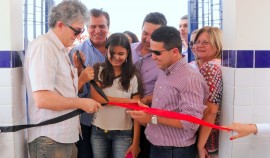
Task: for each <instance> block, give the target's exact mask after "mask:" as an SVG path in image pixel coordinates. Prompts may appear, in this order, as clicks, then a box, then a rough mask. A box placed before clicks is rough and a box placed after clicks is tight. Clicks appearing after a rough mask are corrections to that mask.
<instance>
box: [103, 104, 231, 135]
mask: <svg viewBox="0 0 270 158" xmlns="http://www.w3.org/2000/svg"><path fill="white" fill-rule="evenodd" d="M108 104H109V105H113V106H120V107H124V108H127V109H132V110H142V111H144V112H146V113H149V114H152V115H157V116H162V117H166V118H172V119H177V120H185V121H188V122H192V123H196V124H199V125H202V126H207V127H211V128H215V129H218V130H226V131H231V130H230V129H229V128H225V127H221V126H217V125H215V124H212V123H209V122H206V121H203V120H201V119H198V118H196V117H194V116H190V115H186V114H180V113H176V112H173V111H168V110H161V109H157V108H149V107H143V106H139V105H138V103H117V102H109V103H108Z"/></svg>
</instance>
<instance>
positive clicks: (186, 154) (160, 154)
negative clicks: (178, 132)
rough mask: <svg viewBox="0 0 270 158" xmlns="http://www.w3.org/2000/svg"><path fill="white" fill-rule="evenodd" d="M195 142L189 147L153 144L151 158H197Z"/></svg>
mask: <svg viewBox="0 0 270 158" xmlns="http://www.w3.org/2000/svg"><path fill="white" fill-rule="evenodd" d="M196 152H197V151H196V146H195V144H193V145H191V146H188V147H170V146H155V145H151V149H150V158H196V154H197V153H196Z"/></svg>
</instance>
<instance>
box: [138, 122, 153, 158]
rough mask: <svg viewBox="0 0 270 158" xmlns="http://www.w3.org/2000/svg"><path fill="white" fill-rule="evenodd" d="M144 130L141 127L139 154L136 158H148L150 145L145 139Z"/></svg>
mask: <svg viewBox="0 0 270 158" xmlns="http://www.w3.org/2000/svg"><path fill="white" fill-rule="evenodd" d="M144 130H145V127H144V126H141V137H140V148H141V152H140V153H139V155H138V158H149V155H150V146H151V143H150V142H149V141H148V140H147V139H146V136H145V134H144Z"/></svg>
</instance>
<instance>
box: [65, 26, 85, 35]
mask: <svg viewBox="0 0 270 158" xmlns="http://www.w3.org/2000/svg"><path fill="white" fill-rule="evenodd" d="M68 27H69V28H70V29H71V30H72V31H73V32H74V35H75V36H78V35H79V34H82V33H83V32H84V30H85V29H82V30H81V29H80V30H76V29H74V28H73V27H72V26H70V25H69V26H68Z"/></svg>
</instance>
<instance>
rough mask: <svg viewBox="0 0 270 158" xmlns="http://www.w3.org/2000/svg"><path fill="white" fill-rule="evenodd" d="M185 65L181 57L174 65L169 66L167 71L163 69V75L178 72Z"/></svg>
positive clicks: (184, 60) (185, 62)
mask: <svg viewBox="0 0 270 158" xmlns="http://www.w3.org/2000/svg"><path fill="white" fill-rule="evenodd" d="M185 64H187V61H186V59H185V58H184V57H183V56H182V58H181V59H179V60H178V61H177V62H176V63H174V64H172V65H171V66H169V67H168V68H167V69H165V71H164V72H165V74H166V75H169V74H171V73H174V72H175V71H178V70H179V69H180V68H181V67H182V66H183V65H185Z"/></svg>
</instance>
